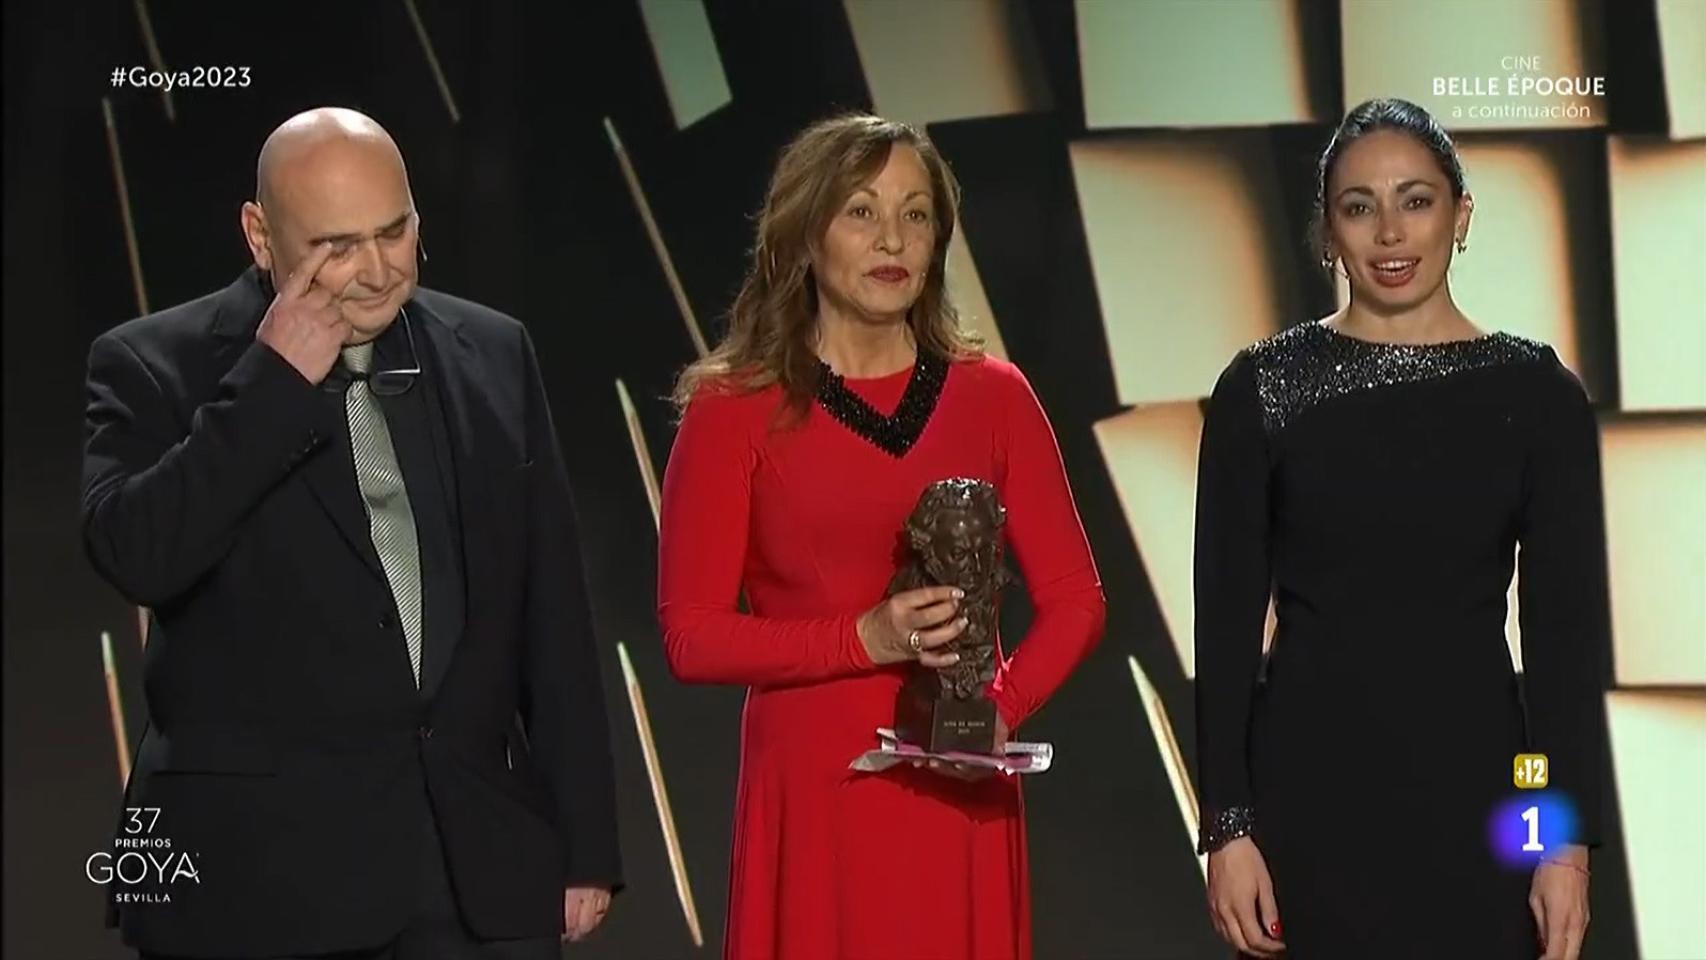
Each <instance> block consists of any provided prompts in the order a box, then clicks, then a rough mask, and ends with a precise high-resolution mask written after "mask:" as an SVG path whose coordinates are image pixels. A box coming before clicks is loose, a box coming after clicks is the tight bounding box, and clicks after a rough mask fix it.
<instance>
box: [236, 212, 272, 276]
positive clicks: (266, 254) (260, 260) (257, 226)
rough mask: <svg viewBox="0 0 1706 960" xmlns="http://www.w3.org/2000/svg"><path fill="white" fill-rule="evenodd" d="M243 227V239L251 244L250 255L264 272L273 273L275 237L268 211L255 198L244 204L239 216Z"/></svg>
mask: <svg viewBox="0 0 1706 960" xmlns="http://www.w3.org/2000/svg"><path fill="white" fill-rule="evenodd" d="M239 221H240V223H241V225H242V228H243V240H244V242H246V243H248V245H249V256H251V257H253V258H254V260H255V266H257V267H259V268H261V270H262V272H265V273H271V272H272V268H273V247H272V244H273V238H272V227H271V225H270V224H268V223H267V212H266V210H265V209H263V208H262V207H261V205H260V204H258V203H256V202H255V201H253V200H250V201H247V202H245V203H244V204H243V212H242V214H241V215H240V216H239Z"/></svg>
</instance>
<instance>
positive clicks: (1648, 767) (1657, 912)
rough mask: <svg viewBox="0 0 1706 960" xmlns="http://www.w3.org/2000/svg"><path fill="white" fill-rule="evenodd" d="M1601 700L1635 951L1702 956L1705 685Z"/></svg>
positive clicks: (1657, 956)
mask: <svg viewBox="0 0 1706 960" xmlns="http://www.w3.org/2000/svg"><path fill="white" fill-rule="evenodd" d="M1605 700H1606V702H1605V707H1606V716H1607V718H1608V720H1609V722H1610V727H1611V745H1612V767H1613V771H1614V775H1615V777H1616V782H1617V802H1618V805H1619V807H1620V808H1621V811H1622V818H1621V819H1622V826H1623V843H1624V847H1625V851H1626V856H1627V857H1628V864H1629V884H1630V886H1631V888H1632V889H1633V893H1634V903H1635V932H1636V937H1637V939H1638V941H1639V943H1640V950H1641V956H1643V957H1648V958H1651V960H1661V958H1670V957H1706V910H1702V909H1700V895H1701V891H1703V890H1706V814H1702V812H1701V811H1706V691H1702V690H1619V691H1613V692H1612V693H1610V694H1608V695H1607V696H1606V698H1605ZM1595 873H1598V870H1597V869H1596V870H1595ZM1588 937H1589V941H1590V943H1591V942H1592V938H1593V934H1592V932H1591V931H1590V932H1589V935H1588Z"/></svg>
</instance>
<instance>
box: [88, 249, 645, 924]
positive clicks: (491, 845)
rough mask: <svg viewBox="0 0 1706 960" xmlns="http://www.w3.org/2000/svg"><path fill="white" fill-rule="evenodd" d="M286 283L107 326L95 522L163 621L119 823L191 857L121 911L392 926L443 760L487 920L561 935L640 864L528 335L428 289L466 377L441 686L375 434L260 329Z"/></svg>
mask: <svg viewBox="0 0 1706 960" xmlns="http://www.w3.org/2000/svg"><path fill="white" fill-rule="evenodd" d="M270 300H271V291H270V287H269V285H268V284H266V283H265V281H264V279H263V277H262V275H261V274H259V273H258V272H257V271H255V270H254V269H250V270H249V271H248V272H246V273H245V274H244V275H243V276H242V277H241V278H239V279H238V280H237V282H235V283H233V284H232V285H231V286H229V287H227V288H226V289H225V290H223V291H221V292H219V293H215V294H211V295H209V296H206V297H203V298H201V299H199V300H195V301H192V302H190V303H186V304H182V305H180V306H177V307H173V308H171V309H168V310H165V311H162V312H160V313H156V314H152V315H150V316H146V317H142V318H140V319H137V320H132V321H130V322H128V323H125V324H123V325H121V326H119V327H117V328H115V329H113V330H111V331H109V332H107V333H105V334H103V335H102V336H100V337H99V338H98V339H97V340H96V341H95V343H94V345H93V347H92V348H91V350H90V355H89V382H88V389H89V405H88V410H87V436H86V442H85V449H84V466H83V500H82V515H83V536H84V543H85V547H86V549H87V551H88V555H89V557H90V559H91V560H92V561H93V563H94V565H95V566H96V568H97V569H98V570H99V571H100V572H101V574H102V575H103V576H104V577H105V578H106V579H107V580H109V581H110V582H111V583H112V584H113V585H114V586H115V587H117V588H118V590H119V591H120V592H122V593H123V594H124V596H125V597H126V598H128V599H129V600H131V601H132V602H135V603H138V604H142V605H146V606H148V607H150V608H152V609H153V611H154V616H155V619H156V623H157V625H158V629H157V630H156V631H154V638H153V639H152V640H151V641H150V643H149V646H148V648H147V652H146V655H145V658H144V663H145V667H144V670H145V688H146V693H147V702H148V712H149V727H148V730H147V733H146V735H145V736H144V738H143V741H142V744H141V746H140V748H139V749H138V752H137V757H136V763H135V767H134V770H133V772H132V777H131V782H130V784H129V786H128V788H127V790H126V798H125V802H124V806H125V808H126V809H127V811H129V812H127V813H126V814H125V815H123V816H121V818H120V820H121V822H120V825H119V829H118V831H117V836H118V838H119V842H120V843H128V844H131V845H132V847H131V848H132V849H139V850H142V851H143V852H151V853H152V854H153V855H154V861H153V862H160V861H165V862H166V864H167V865H165V866H164V867H163V868H162V869H160V870H156V869H155V868H154V867H153V866H152V865H150V866H149V867H148V870H147V878H146V880H145V881H144V882H141V883H138V884H134V885H128V884H121V883H118V882H116V881H115V883H114V885H113V887H112V888H111V890H110V891H109V892H111V893H113V894H114V895H115V896H114V899H115V900H118V899H120V895H124V894H128V895H129V897H130V899H131V901H132V902H130V903H121V904H119V906H118V909H117V910H116V914H117V916H116V917H115V916H114V913H115V911H111V910H109V922H116V923H118V924H119V925H120V926H121V927H122V929H123V932H124V936H125V939H126V941H127V942H129V943H131V944H132V945H134V946H137V947H140V948H143V949H147V950H151V951H158V952H162V953H170V954H184V955H215V956H228V955H235V954H278V953H305V952H320V951H329V950H334V949H345V948H351V947H356V946H360V945H363V944H375V943H379V942H382V941H383V940H385V939H386V938H387V937H389V936H392V935H394V934H395V933H396V932H397V931H398V930H400V929H401V927H402V926H403V925H404V923H405V922H406V920H407V919H408V914H409V912H410V910H411V909H412V908H413V907H414V906H415V901H414V899H413V896H414V891H415V889H416V888H415V884H414V882H413V881H414V875H415V873H416V870H417V866H418V864H419V863H420V856H421V854H420V846H421V844H420V818H419V816H418V814H417V815H416V816H414V817H411V816H410V811H411V810H415V811H418V810H419V806H418V804H419V801H420V794H421V791H422V775H423V772H424V776H425V783H426V787H427V788H428V790H429V792H430V796H431V802H432V807H433V809H434V810H435V811H436V814H437V822H438V825H439V830H440V831H441V833H442V835H443V838H444V848H445V855H446V858H447V861H448V867H449V870H450V876H451V878H452V882H453V885H454V888H455V891H456V894H457V897H458V900H459V901H460V904H461V907H462V911H463V915H464V918H465V920H466V921H467V923H468V925H469V926H470V928H471V929H472V930H473V931H474V932H475V933H476V934H477V935H479V936H481V937H484V938H499V937H525V936H542V935H544V936H548V935H551V934H554V933H556V932H559V931H560V930H561V929H562V891H563V888H564V887H565V886H566V885H612V886H616V887H620V862H619V853H618V848H617V839H616V816H615V800H614V786H613V772H612V764H611V759H610V753H609V735H608V725H607V721H606V717H605V704H604V697H603V693H602V689H601V685H600V677H599V667H598V658H597V654H596V650H595V648H594V642H593V637H592V633H591V621H590V615H589V610H588V603H587V597H586V589H585V586H584V581H583V578H582V568H581V561H580V554H579V548H578V545H577V540H576V525H575V519H574V513H573V506H572V503H571V499H570V492H569V487H568V481H567V475H566V471H565V469H564V464H563V459H562V455H561V452H560V450H559V447H558V444H557V439H556V433H555V431H554V428H553V425H552V420H551V415H550V410H549V408H548V406H547V402H546V395H545V390H544V385H543V383H542V381H541V378H540V374H539V367H538V363H537V361H536V358H535V355H534V351H533V347H532V343H531V341H530V339H529V337H528V335H527V332H526V330H525V329H524V328H523V327H522V325H521V324H520V323H518V322H517V321H515V320H513V319H511V318H509V317H507V316H504V315H503V314H500V313H497V312H495V311H493V310H490V309H487V308H485V307H482V306H479V305H478V304H474V303H470V302H468V301H465V300H460V299H457V298H455V297H451V296H448V295H446V294H442V293H437V292H433V291H429V290H425V289H421V290H419V291H418V292H417V293H416V294H415V296H414V297H413V298H412V299H411V300H410V301H409V303H408V304H407V306H406V308H405V309H406V312H407V315H408V317H409V319H410V321H411V322H412V325H413V329H414V333H415V335H416V343H417V349H418V350H419V352H420V354H421V362H422V365H423V366H424V367H426V368H427V373H426V376H431V377H437V378H438V379H437V380H436V381H435V385H436V387H437V389H438V391H439V393H440V396H441V398H442V407H443V412H444V415H445V416H444V417H443V419H442V421H441V423H440V426H442V427H443V430H442V431H441V433H440V434H439V439H440V441H441V442H443V443H444V444H445V445H447V446H448V448H449V456H448V458H447V459H448V461H449V463H448V467H449V474H450V476H449V477H447V479H451V480H453V483H452V484H451V485H450V486H447V487H446V489H447V490H451V489H454V491H455V503H456V510H455V512H456V513H457V514H459V517H460V523H461V541H462V550H463V558H462V559H463V568H464V571H465V573H464V576H465V580H466V616H465V618H464V622H463V626H462V629H461V630H460V631H459V633H457V634H456V635H455V636H454V637H452V639H451V641H450V642H448V643H445V644H443V645H442V648H441V649H438V650H436V652H435V651H433V650H429V651H428V653H427V662H426V664H425V666H424V667H423V681H422V687H421V688H419V689H417V687H416V686H415V681H414V678H413V676H412V674H411V670H410V667H409V660H408V654H407V652H406V648H405V644H404V640H403V634H402V628H401V627H400V625H399V624H398V622H397V618H396V613H395V606H394V604H393V602H392V599H391V594H390V591H389V588H388V586H387V582H386V580H385V576H384V572H383V569H382V568H381V567H380V565H379V561H378V558H377V555H376V554H375V553H374V550H373V545H372V541H371V536H370V533H369V529H368V520H367V515H366V513H365V511H364V507H363V505H362V503H361V500H360V493H359V489H358V486H357V484H356V480H355V474H354V467H353V463H352V458H351V454H350V451H349V449H348V446H347V443H344V442H329V440H330V438H334V437H339V436H341V432H340V431H341V424H340V420H339V418H342V417H343V416H344V412H343V402H342V400H341V399H340V398H339V397H338V396H337V395H336V394H332V393H328V391H326V390H323V389H320V388H319V387H316V386H315V385H313V384H311V383H309V382H308V381H307V380H306V379H304V378H303V377H302V376H301V375H300V374H299V373H298V372H297V371H296V370H295V368H293V367H292V366H290V365H289V363H287V362H286V361H285V360H284V359H283V358H282V357H281V356H280V355H279V354H278V353H276V352H274V351H273V350H272V349H271V348H270V347H268V346H266V345H265V344H263V343H261V342H260V341H258V340H256V338H255V331H256V329H257V327H258V326H259V323H260V320H261V317H262V315H263V314H264V313H265V311H266V309H267V306H268V304H269V303H270ZM423 691H425V693H424V694H423ZM411 803H413V804H416V806H413V807H411V806H410V804H411ZM137 808H143V812H140V813H139V812H136V811H137ZM156 810H157V812H154V811H156ZM142 828H146V830H143V829H142ZM139 839H141V840H143V841H144V842H148V843H152V844H153V846H152V847H148V848H143V847H139V846H136V844H137V841H138V840H139ZM162 841H165V842H167V843H169V847H164V848H162V847H161V845H160V844H161V842H162ZM123 849H124V848H122V847H121V848H120V849H117V850H115V851H114V853H115V854H117V853H120V852H122V850H123ZM174 854H187V855H188V857H189V859H190V862H191V864H192V865H193V869H194V872H195V877H194V878H191V877H190V876H189V875H188V874H187V873H185V872H184V871H183V869H182V868H183V862H182V859H181V858H175V857H174V856H173V855H174ZM139 864H140V861H138V860H136V859H135V858H131V861H130V863H129V864H128V866H129V867H130V869H128V870H126V871H125V872H126V874H127V875H128V876H127V879H135V878H136V876H137V875H138V873H139V870H138V869H137V867H138V866H139ZM174 875H175V877H174ZM162 880H163V881H165V882H161V881H162ZM162 898H169V902H165V900H164V899H162Z"/></svg>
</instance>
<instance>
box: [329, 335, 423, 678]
mask: <svg viewBox="0 0 1706 960" xmlns="http://www.w3.org/2000/svg"><path fill="white" fill-rule="evenodd" d="M343 359H344V365H345V366H347V367H348V368H349V369H350V370H352V371H354V372H356V373H358V374H361V373H366V372H367V371H368V370H369V369H370V368H371V367H372V366H373V343H372V341H369V342H367V343H363V344H359V345H357V346H353V347H345V348H344V350H343ZM344 410H345V411H346V412H347V413H348V414H349V439H350V449H351V452H352V453H353V454H354V455H355V477H356V481H357V482H358V483H359V484H360V485H361V500H362V503H364V504H366V506H367V521H368V527H369V529H370V530H371V531H372V533H373V549H374V550H375V551H377V552H378V554H379V563H380V565H381V566H383V567H384V568H385V578H386V579H387V580H389V581H390V583H391V596H392V598H393V599H394V600H395V601H396V604H397V614H398V616H399V617H400V618H401V619H402V623H403V639H404V640H405V641H407V643H408V645H409V665H410V666H411V667H413V668H414V672H415V685H416V686H417V687H418V686H420V682H421V554H420V545H419V542H418V541H417V540H416V538H415V514H414V511H412V510H411V509H409V491H408V489H407V488H405V487H404V486H403V471H402V469H401V468H400V467H399V466H398V464H397V451H396V449H395V448H394V447H393V446H392V445H391V430H390V428H389V427H387V426H386V425H385V412H384V411H383V410H381V409H379V402H378V401H377V400H375V399H374V398H373V393H372V392H371V391H369V390H368V388H367V380H365V379H356V380H354V381H352V382H351V383H350V385H349V389H348V390H346V391H345V392H344Z"/></svg>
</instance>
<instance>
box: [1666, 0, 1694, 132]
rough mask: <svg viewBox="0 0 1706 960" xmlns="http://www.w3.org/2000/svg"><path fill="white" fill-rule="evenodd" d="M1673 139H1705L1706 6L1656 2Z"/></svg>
mask: <svg viewBox="0 0 1706 960" xmlns="http://www.w3.org/2000/svg"><path fill="white" fill-rule="evenodd" d="M1656 12H1657V14H1658V27H1659V57H1660V59H1661V60H1662V61H1663V66H1664V85H1665V101H1666V106H1667V107H1668V108H1669V111H1670V135H1671V136H1672V137H1675V138H1676V139H1678V140H1681V139H1685V138H1700V137H1706V3H1701V2H1699V0H1657V5H1656Z"/></svg>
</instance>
